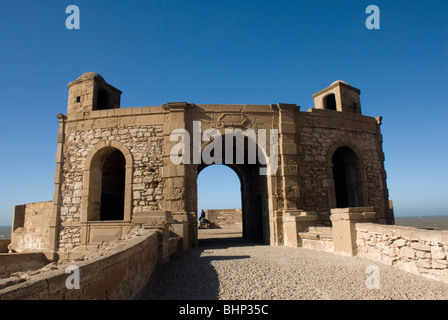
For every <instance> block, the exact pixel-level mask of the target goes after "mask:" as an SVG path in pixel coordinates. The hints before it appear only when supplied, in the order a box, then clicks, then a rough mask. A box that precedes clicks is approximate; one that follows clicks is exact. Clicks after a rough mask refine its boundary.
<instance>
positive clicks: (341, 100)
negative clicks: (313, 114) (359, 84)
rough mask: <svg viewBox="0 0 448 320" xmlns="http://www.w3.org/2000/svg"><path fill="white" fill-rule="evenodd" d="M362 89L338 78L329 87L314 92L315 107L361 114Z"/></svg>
mask: <svg viewBox="0 0 448 320" xmlns="http://www.w3.org/2000/svg"><path fill="white" fill-rule="evenodd" d="M360 94H361V91H360V90H359V89H357V88H355V87H352V86H350V85H349V84H348V83H347V82H344V81H341V80H338V81H335V82H333V83H332V84H331V85H330V86H329V87H327V88H325V89H323V90H321V91H319V92H317V93H315V94H313V99H314V107H315V108H316V109H326V110H334V111H341V112H351V113H358V114H361V102H360V100H359V95H360Z"/></svg>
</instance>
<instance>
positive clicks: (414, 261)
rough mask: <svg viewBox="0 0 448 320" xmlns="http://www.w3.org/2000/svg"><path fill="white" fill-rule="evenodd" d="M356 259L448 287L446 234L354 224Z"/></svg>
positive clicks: (389, 226) (435, 231) (447, 238)
mask: <svg viewBox="0 0 448 320" xmlns="http://www.w3.org/2000/svg"><path fill="white" fill-rule="evenodd" d="M356 237H357V241H356V244H357V247H358V256H360V257H365V258H369V259H372V260H375V261H379V262H382V263H385V264H389V265H393V266H396V267H398V268H400V269H402V270H404V271H407V272H411V273H413V274H417V275H421V276H424V277H427V278H431V279H435V280H439V281H443V282H445V283H448V260H447V254H448V231H439V230H425V229H417V228H412V227H402V226H394V225H379V224H373V223H357V224H356Z"/></svg>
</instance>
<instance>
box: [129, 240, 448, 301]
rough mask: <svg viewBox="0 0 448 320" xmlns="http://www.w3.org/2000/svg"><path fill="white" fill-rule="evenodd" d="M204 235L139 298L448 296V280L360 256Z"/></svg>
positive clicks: (176, 256)
mask: <svg viewBox="0 0 448 320" xmlns="http://www.w3.org/2000/svg"><path fill="white" fill-rule="evenodd" d="M202 238H203V239H200V242H199V243H200V246H199V247H198V248H193V249H190V250H188V251H183V252H179V253H176V254H174V255H173V256H171V260H170V262H168V263H166V264H164V265H160V266H158V267H157V268H156V270H155V272H154V274H153V276H152V278H151V280H150V281H149V282H148V283H147V285H146V287H145V288H144V289H143V290H142V292H141V293H140V295H139V296H138V297H137V299H144V300H147V299H154V300H165V299H166V300H190V299H194V300H216V299H221V300H269V299H275V300H277V299H282V300H290V299H293V300H300V299H309V300H325V299H332V300H333V299H336V300H340V299H349V300H355V299H363V300H368V299H388V300H389V299H400V300H407V299H419V300H422V299H424V300H427V299H429V300H435V299H443V300H446V299H448V285H447V284H443V283H441V282H437V281H434V280H430V279H426V278H423V277H419V276H416V275H413V274H409V273H405V272H404V271H401V270H398V269H396V268H394V267H392V266H387V265H383V264H380V263H376V262H374V261H370V260H367V259H363V258H359V257H342V256H338V255H334V254H331V253H325V252H319V251H314V250H309V249H304V248H289V247H274V246H266V245H259V244H256V243H251V242H246V241H244V240H242V239H241V238H237V237H235V235H229V238H225V237H223V235H221V238H217V239H207V237H202ZM204 238H205V239H204ZM369 265H375V266H377V267H378V268H379V275H380V277H379V280H380V281H379V284H380V288H379V289H367V287H366V279H367V277H369V275H370V273H369V274H367V273H366V268H367V267H368V266H369Z"/></svg>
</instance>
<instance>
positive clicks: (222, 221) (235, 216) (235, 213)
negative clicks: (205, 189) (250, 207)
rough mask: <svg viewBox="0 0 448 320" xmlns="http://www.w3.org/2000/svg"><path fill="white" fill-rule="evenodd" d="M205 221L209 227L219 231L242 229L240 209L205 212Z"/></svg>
mask: <svg viewBox="0 0 448 320" xmlns="http://www.w3.org/2000/svg"><path fill="white" fill-rule="evenodd" d="M205 219H207V220H208V221H209V223H210V227H212V228H213V227H214V228H220V229H242V228H243V220H242V212H241V209H213V210H205Z"/></svg>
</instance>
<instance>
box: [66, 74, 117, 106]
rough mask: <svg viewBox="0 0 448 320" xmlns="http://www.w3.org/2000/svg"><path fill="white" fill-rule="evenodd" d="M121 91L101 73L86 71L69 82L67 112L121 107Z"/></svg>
mask: <svg viewBox="0 0 448 320" xmlns="http://www.w3.org/2000/svg"><path fill="white" fill-rule="evenodd" d="M121 93H122V92H121V91H120V90H118V89H117V88H115V87H113V86H111V85H110V84H108V83H107V82H106V81H105V80H104V79H103V77H101V76H100V75H99V74H97V73H94V72H87V73H84V74H83V75H82V76H80V77H79V78H78V79H76V80H75V81H72V82H70V83H69V84H68V108H67V114H70V113H76V112H90V111H95V110H105V109H115V108H120V97H121Z"/></svg>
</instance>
